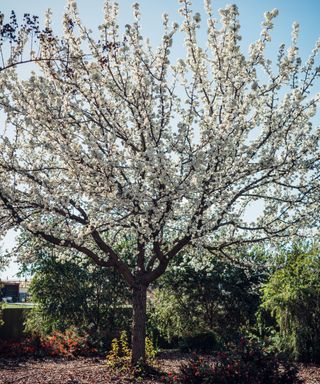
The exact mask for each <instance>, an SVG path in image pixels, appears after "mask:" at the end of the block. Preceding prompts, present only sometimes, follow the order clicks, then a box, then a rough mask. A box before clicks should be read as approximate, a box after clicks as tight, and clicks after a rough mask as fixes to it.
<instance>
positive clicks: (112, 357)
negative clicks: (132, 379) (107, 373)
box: [107, 331, 158, 374]
mask: <svg viewBox="0 0 320 384" xmlns="http://www.w3.org/2000/svg"><path fill="white" fill-rule="evenodd" d="M157 352H158V351H157V350H156V349H155V348H154V346H153V343H152V341H151V339H149V338H148V337H146V362H145V363H146V364H147V365H148V364H149V365H152V364H153V363H154V359H155V357H156V355H157ZM131 355H132V351H131V348H130V346H129V341H128V335H127V332H126V331H122V332H121V333H120V337H119V338H118V339H113V340H112V343H111V350H110V352H109V353H108V355H107V366H108V367H109V368H111V369H113V370H114V369H115V370H117V371H120V372H123V371H126V372H131V373H133V374H137V373H138V374H143V371H144V369H146V368H147V366H146V365H145V363H142V364H141V365H140V366H138V367H135V368H134V371H132V366H131Z"/></svg>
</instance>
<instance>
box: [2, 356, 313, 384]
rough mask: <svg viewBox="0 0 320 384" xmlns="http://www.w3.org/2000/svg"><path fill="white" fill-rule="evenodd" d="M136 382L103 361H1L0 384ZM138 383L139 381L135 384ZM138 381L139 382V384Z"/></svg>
mask: <svg viewBox="0 0 320 384" xmlns="http://www.w3.org/2000/svg"><path fill="white" fill-rule="evenodd" d="M188 357H189V355H187V354H181V353H166V354H162V355H160V357H159V358H158V359H157V362H158V364H159V366H160V368H161V369H162V370H163V371H165V372H175V371H177V370H178V368H179V365H180V364H181V363H182V362H184V361H185V360H186V359H187V358H188ZM300 367H301V368H300V375H301V377H302V378H303V379H305V380H306V381H305V384H319V383H320V367H318V366H311V365H310V366H303V365H301V366H300ZM132 382H135V381H133V380H132V379H130V378H129V377H128V376H126V375H120V374H119V375H116V374H111V373H110V370H109V369H108V368H107V367H106V365H105V362H104V359H100V358H78V359H74V360H66V359H54V358H50V359H0V384H57V383H59V384H102V383H103V384H108V383H114V384H120V383H132ZM136 382H139V381H136ZM140 382H141V381H140ZM142 382H143V383H145V384H156V383H161V381H160V379H159V380H158V379H148V380H146V379H143V381H142Z"/></svg>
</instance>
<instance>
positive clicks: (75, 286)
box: [26, 254, 131, 342]
mask: <svg viewBox="0 0 320 384" xmlns="http://www.w3.org/2000/svg"><path fill="white" fill-rule="evenodd" d="M34 270H35V274H34V277H33V279H32V283H31V286H30V293H31V295H32V301H34V302H35V303H37V306H36V307H35V308H34V309H33V310H32V311H31V314H30V316H29V317H28V320H27V323H26V328H27V330H29V331H31V332H38V333H40V334H48V333H51V332H52V331H53V330H59V331H65V330H66V329H68V328H70V327H77V328H79V329H81V330H82V331H84V332H86V333H88V334H89V335H91V337H92V339H93V340H94V341H96V342H98V341H99V340H101V341H104V342H105V341H106V340H109V341H110V339H111V338H112V337H113V336H114V335H115V334H116V332H117V330H118V329H123V328H125V326H126V324H127V323H128V321H129V318H130V316H131V308H130V306H128V305H126V303H128V301H130V293H129V291H128V289H127V288H126V287H125V285H124V283H123V282H122V279H121V278H120V277H119V275H118V274H117V273H116V272H114V271H112V270H110V269H108V270H106V269H103V268H99V267H96V266H93V265H91V264H90V263H89V262H85V263H82V264H81V265H79V264H76V263H75V262H71V261H64V262H61V261H57V260H56V259H55V258H54V257H51V256H50V255H48V254H46V255H43V256H42V258H41V259H38V261H37V263H36V265H35V266H34Z"/></svg>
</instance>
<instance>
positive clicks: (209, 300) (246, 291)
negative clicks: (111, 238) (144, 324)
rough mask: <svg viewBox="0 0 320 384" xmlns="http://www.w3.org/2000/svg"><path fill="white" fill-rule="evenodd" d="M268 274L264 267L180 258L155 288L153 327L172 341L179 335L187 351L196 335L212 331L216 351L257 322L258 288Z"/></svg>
mask: <svg viewBox="0 0 320 384" xmlns="http://www.w3.org/2000/svg"><path fill="white" fill-rule="evenodd" d="M266 276H267V275H266V272H265V270H263V269H259V268H256V269H252V270H249V269H248V268H243V267H241V266H239V265H234V264H231V263H230V261H226V260H219V259H218V258H213V257H208V260H206V265H205V267H201V266H200V267H199V265H196V264H192V263H191V262H190V260H188V259H187V260H180V263H177V265H176V266H174V267H173V268H171V269H170V270H169V271H168V272H167V273H166V274H165V276H164V277H163V278H162V280H161V281H160V283H159V285H158V289H156V290H155V294H154V297H153V300H152V302H151V310H150V311H151V315H150V318H151V325H154V328H157V329H158V330H159V332H160V334H161V335H162V336H163V337H165V338H166V339H167V340H169V341H175V340H177V338H178V339H180V342H179V343H180V345H182V346H183V348H184V349H185V348H187V347H190V349H196V350H197V349H199V346H198V345H196V344H199V343H197V342H196V339H197V337H199V338H202V337H203V336H204V335H207V336H209V335H210V337H209V338H211V345H212V348H213V349H217V348H219V345H220V344H221V342H223V341H229V340H233V339H235V338H237V337H239V334H240V333H241V331H243V330H244V328H246V327H247V326H249V325H251V324H253V323H254V322H255V313H256V311H257V309H258V306H259V299H260V296H259V295H260V293H259V286H260V284H261V282H262V281H265V280H266ZM206 338H207V340H204V341H203V342H204V344H207V342H208V337H206ZM205 349H206V350H207V349H208V347H207V346H205Z"/></svg>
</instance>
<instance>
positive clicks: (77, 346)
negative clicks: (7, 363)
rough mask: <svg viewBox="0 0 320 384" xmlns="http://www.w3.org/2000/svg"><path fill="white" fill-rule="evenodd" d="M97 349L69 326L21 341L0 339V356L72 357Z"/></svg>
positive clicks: (84, 336)
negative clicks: (65, 329) (49, 333)
mask: <svg viewBox="0 0 320 384" xmlns="http://www.w3.org/2000/svg"><path fill="white" fill-rule="evenodd" d="M96 353H97V350H96V349H95V348H92V347H91V346H90V343H89V341H88V336H87V335H85V334H79V333H78V332H77V331H76V330H75V329H73V328H71V329H68V330H67V331H65V332H64V333H63V332H59V331H54V332H53V333H52V334H51V335H48V336H39V335H33V336H32V337H30V338H26V339H24V340H22V341H12V340H8V341H7V340H2V341H0V356H1V357H13V358H15V357H22V356H23V357H28V356H59V357H74V356H79V355H85V356H88V355H93V354H96Z"/></svg>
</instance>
